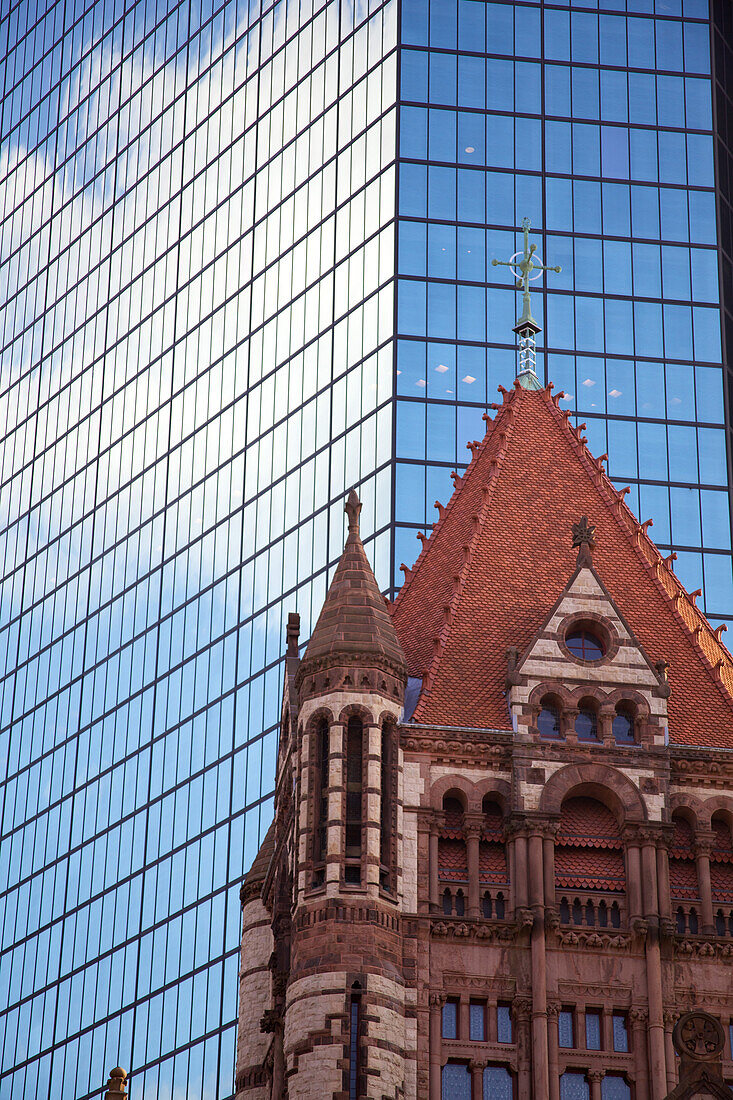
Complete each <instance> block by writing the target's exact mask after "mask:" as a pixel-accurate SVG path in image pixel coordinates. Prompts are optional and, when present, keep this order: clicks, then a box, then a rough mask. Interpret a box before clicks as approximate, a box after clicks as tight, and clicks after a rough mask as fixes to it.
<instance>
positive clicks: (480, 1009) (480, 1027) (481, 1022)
mask: <svg viewBox="0 0 733 1100" xmlns="http://www.w3.org/2000/svg"><path fill="white" fill-rule="evenodd" d="M469 1022H470V1032H471V1042H473V1043H483V1042H484V1041H485V1039H486V1002H485V1001H471V1004H470V1006H469Z"/></svg>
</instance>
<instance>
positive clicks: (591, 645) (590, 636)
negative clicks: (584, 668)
mask: <svg viewBox="0 0 733 1100" xmlns="http://www.w3.org/2000/svg"><path fill="white" fill-rule="evenodd" d="M565 645H566V646H567V647H568V649H569V650H570V652H571V653H572V655H573V657H577V659H578V660H579V661H600V659H601V657H603V655H604V653H605V647H604V645H603V642H602V641H601V639H600V638H599V637H598V635H597V634H595V633H594V632H593V631H592V630H588V629H587V628H585V627H582V628H580V629H579V630H570V631H568V633H567V634H566V635H565Z"/></svg>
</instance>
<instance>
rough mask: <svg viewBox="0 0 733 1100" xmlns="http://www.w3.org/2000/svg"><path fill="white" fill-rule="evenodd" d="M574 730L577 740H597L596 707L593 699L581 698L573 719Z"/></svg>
mask: <svg viewBox="0 0 733 1100" xmlns="http://www.w3.org/2000/svg"><path fill="white" fill-rule="evenodd" d="M575 732H576V734H577V737H578V740H579V741H597V740H598V708H597V706H596V703H595V701H594V700H593V699H583V700H582V701H581V704H580V707H579V709H578V716H577V718H576V719H575Z"/></svg>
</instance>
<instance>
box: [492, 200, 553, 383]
mask: <svg viewBox="0 0 733 1100" xmlns="http://www.w3.org/2000/svg"><path fill="white" fill-rule="evenodd" d="M531 224H532V223H531V222H530V220H529V218H525V219H524V221H523V222H522V231H523V233H524V252H515V253H514V255H513V256H512V257H511V258H510V259H509V260H492V261H491V263H492V265H493V266H494V267H510V268H511V269H512V271H513V272H514V274H515V275H516V277H517V283H516V287H517V290H521V291H522V316H521V317H520V318H519V320H518V321H517V323H516V325H515V326H514V331H515V332H516V334H517V335H518V337H519V371H518V374H517V377H519V378H520V379H521V377H522V375H526V374H527V373H528V372H529V373H530V374H532V375H534V376H535V377H536V373H537V370H536V349H535V336H536V335H537V333H538V332H539V331H540V326H539V325H538V324H537V322H536V321H535V319H534V317H533V316H532V305H531V302H530V296H529V292H530V285H529V284H530V283H531V282H534V281H535V279H539V277H540V275H541V274H542V272H543V271H558V272H559V271H561V270H562V268H561V267H560V266H559V265H557V266H555V267H550V266H549V265H548V264H543V263H542V262H539V263H538V262H537V260H539V257H537V258H536V259H535V254H536V252H537V245H536V244H530V243H529V230H530V226H531ZM533 271H536V272H537V274H536V275H533V274H532V272H533Z"/></svg>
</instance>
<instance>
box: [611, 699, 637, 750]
mask: <svg viewBox="0 0 733 1100" xmlns="http://www.w3.org/2000/svg"><path fill="white" fill-rule="evenodd" d="M611 729H612V731H613V739H614V741H615V742H616V744H617V745H633V744H634V743H635V741H636V738H635V735H634V730H635V725H634V712H633V710H632V709H631V706H630V705H629V704H628V703H619V704H618V706H617V707H616V713H615V715H614V716H613V724H612V726H611Z"/></svg>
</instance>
